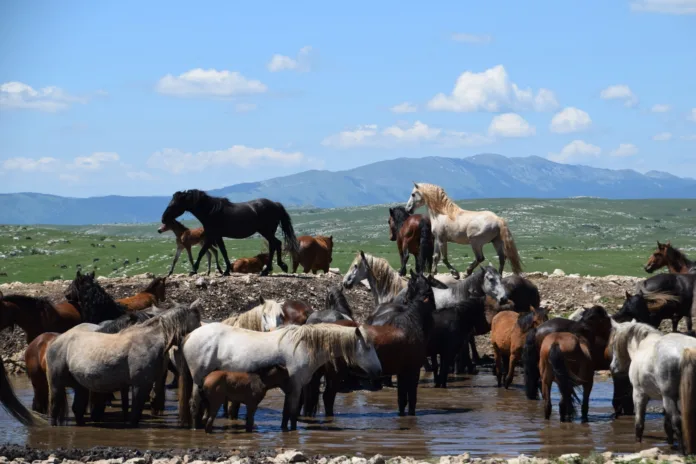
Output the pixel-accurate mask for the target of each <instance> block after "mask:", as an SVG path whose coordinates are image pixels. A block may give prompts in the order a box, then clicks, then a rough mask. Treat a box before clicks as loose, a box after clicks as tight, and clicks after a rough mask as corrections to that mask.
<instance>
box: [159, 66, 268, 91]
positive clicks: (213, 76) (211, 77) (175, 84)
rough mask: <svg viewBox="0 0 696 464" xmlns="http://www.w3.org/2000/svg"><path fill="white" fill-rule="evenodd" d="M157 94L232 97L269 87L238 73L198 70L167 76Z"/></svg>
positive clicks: (264, 89)
mask: <svg viewBox="0 0 696 464" xmlns="http://www.w3.org/2000/svg"><path fill="white" fill-rule="evenodd" d="M155 89H156V90H157V92H159V93H162V94H165V95H173V96H177V97H195V96H210V97H232V96H235V95H247V94H255V93H263V92H265V91H266V90H267V87H266V86H265V85H264V84H263V83H261V82H260V81H257V80H253V79H247V78H246V77H244V76H242V75H241V74H240V73H238V72H234V71H226V70H225V71H217V70H215V69H201V68H196V69H192V70H190V71H186V72H185V73H183V74H179V75H178V76H173V75H171V74H167V75H166V76H164V77H163V78H162V79H160V80H159V82H157V85H156V86H155Z"/></svg>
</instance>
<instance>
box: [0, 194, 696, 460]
mask: <svg viewBox="0 0 696 464" xmlns="http://www.w3.org/2000/svg"><path fill="white" fill-rule="evenodd" d="M421 206H426V207H427V210H428V215H427V216H424V215H417V214H413V213H414V210H415V209H416V208H419V207H421ZM184 212H190V213H191V214H193V215H194V216H195V217H196V218H197V219H198V220H199V221H200V223H201V224H202V226H203V227H202V228H201V229H194V230H190V229H188V228H186V227H185V226H183V225H182V224H181V223H179V222H178V221H177V220H176V219H177V218H178V217H179V216H181V215H182V214H183V213H184ZM388 223H389V231H390V239H391V240H392V241H396V242H397V247H398V250H399V256H400V261H401V263H400V264H401V265H400V268H399V270H395V269H393V268H392V267H391V266H390V265H389V263H388V262H387V261H386V260H385V259H383V258H380V257H377V256H372V255H370V254H366V253H364V252H362V251H359V252H358V253H357V254H356V256H355V259H354V260H353V262H352V263H351V264H350V267H349V268H348V269H347V270H346V272H345V273H344V276H343V281H342V285H340V286H335V287H332V288H331V289H329V291H328V293H327V295H326V299H325V304H324V307H323V308H321V309H318V308H317V309H316V310H315V309H313V308H311V306H310V305H309V304H308V303H307V302H305V301H301V300H293V299H292V298H288V299H287V300H286V301H284V302H282V303H281V302H278V301H275V300H268V299H263V298H260V300H259V301H258V302H255V303H254V305H253V307H252V308H251V309H249V310H248V311H245V312H242V313H241V314H238V315H235V316H231V317H230V318H228V319H226V320H224V321H222V322H211V321H204V320H202V318H201V310H200V306H201V305H200V302H199V301H196V302H194V303H193V304H191V305H182V304H178V303H171V302H170V303H169V304H168V306H169V307H167V303H165V302H164V300H165V286H166V278H165V277H158V278H155V279H154V280H153V281H152V283H151V284H150V285H149V286H148V287H147V288H146V289H145V290H144V291H143V292H140V293H138V294H137V295H134V296H133V297H130V298H125V299H121V300H115V299H114V298H113V297H112V296H111V295H109V294H108V292H106V290H105V289H104V288H103V287H102V286H101V285H100V284H99V281H98V279H96V278H95V276H94V273H91V274H82V273H80V272H78V273H77V276H76V277H75V279H74V280H73V281H72V282H71V284H70V285H69V287H68V289H67V290H66V292H65V301H64V302H60V303H52V302H50V301H49V300H47V299H45V298H35V297H28V296H21V295H5V296H3V295H2V294H0V330H4V329H5V328H10V329H12V328H13V327H14V326H15V325H17V326H19V327H20V328H21V329H23V330H24V332H25V333H26V338H27V343H28V347H27V350H26V352H25V360H26V366H27V374H28V376H29V378H30V380H31V383H32V385H33V387H34V401H33V403H32V410H33V411H29V410H28V409H27V408H26V407H25V406H24V405H23V404H22V403H21V402H20V401H19V400H18V399H17V397H16V396H15V394H14V392H13V390H12V387H11V385H10V383H9V379H8V377H7V374H6V372H5V369H4V365H3V366H2V372H0V400H1V401H2V404H3V406H4V407H5V408H6V409H7V410H8V411H9V412H10V413H11V414H12V415H13V416H14V417H15V418H17V419H18V420H19V421H21V422H22V423H24V424H26V425H30V426H35V425H41V424H44V423H45V422H46V420H45V419H44V416H45V415H47V416H48V421H49V422H50V424H51V425H60V424H63V423H65V420H66V415H67V395H66V389H67V388H71V389H72V390H73V392H74V395H73V402H72V411H73V415H74V417H75V422H76V423H77V424H78V425H83V424H85V423H86V421H87V420H88V419H87V417H86V416H87V415H89V420H90V421H92V422H100V421H101V420H102V419H103V416H104V411H105V407H106V406H107V405H108V404H109V403H110V402H112V401H114V400H115V397H114V393H116V392H117V393H120V398H121V409H122V413H123V420H124V421H125V422H130V424H131V425H133V426H136V425H138V423H139V422H140V420H141V417H142V413H143V410H144V408H145V407H146V406H147V403H148V402H149V408H150V410H151V412H152V414H153V415H158V414H161V413H162V411H163V409H164V394H165V389H166V388H167V386H166V379H167V376H168V373H169V372H170V371H171V372H172V373H173V374H174V375H175V382H173V383H172V386H176V387H177V388H178V415H179V422H180V424H181V425H182V426H187V427H194V428H205V430H206V431H208V432H210V431H212V426H213V421H214V420H215V418H216V417H217V415H218V412H219V411H218V410H219V409H220V405H224V406H223V415H225V416H228V417H231V418H235V419H236V418H237V417H238V414H239V408H240V404H245V405H246V407H247V408H246V411H247V412H246V414H247V415H246V421H247V422H246V429H247V430H248V431H251V430H252V429H253V423H254V412H255V410H256V408H257V406H258V404H259V402H261V401H262V400H263V398H264V396H265V394H266V391H267V390H269V389H271V388H280V389H281V390H282V391H283V392H284V394H285V402H284V405H283V411H282V420H281V427H282V429H283V430H295V429H296V427H297V420H298V417H299V416H300V415H304V416H308V417H312V416H316V415H317V413H318V410H319V407H318V406H319V402H320V401H319V400H320V396H321V397H322V399H323V404H324V414H325V415H326V416H332V415H333V414H334V403H335V398H336V396H337V394H338V393H340V392H345V391H350V390H354V389H378V388H382V387H383V386H392V385H393V384H392V382H393V377H396V393H397V395H396V396H397V410H398V414H399V415H406V414H408V415H415V414H416V406H417V399H418V398H417V396H418V387H419V384H420V377H421V372H422V370H423V368H425V370H427V371H432V372H433V377H434V386H435V387H436V388H447V382H448V380H449V378H450V375H451V374H452V373H453V372H454V374H458V373H464V372H468V373H470V374H475V373H477V368H476V366H477V364H479V361H480V357H479V355H478V352H477V349H476V344H475V337H476V336H477V335H484V334H487V333H490V339H491V344H492V348H493V352H494V357H495V365H494V368H493V371H494V374H495V379H496V380H497V385H498V387H505V388H508V387H509V386H510V385H511V383H512V381H513V379H514V372H515V368H516V367H518V366H521V367H522V369H523V372H524V387H525V388H524V391H525V395H526V397H527V398H529V399H537V398H538V396H539V392H541V396H542V399H543V403H544V416H545V418H546V419H549V418H550V416H551V413H552V404H551V387H552V384H553V383H556V384H557V385H558V389H559V392H560V396H561V400H560V403H559V415H560V418H561V421H569V420H573V418H574V417H575V415H576V408H577V405H578V404H580V418H581V420H583V421H586V420H588V411H589V399H590V393H591V390H592V386H593V379H594V373H595V372H596V371H599V370H609V371H610V372H611V374H612V379H613V383H614V395H613V401H612V404H613V408H614V412H615V417H619V416H620V415H629V414H635V423H636V438H637V439H638V440H641V439H642V433H643V423H644V419H645V410H646V405H647V402H648V400H649V399H661V400H662V402H663V407H664V411H665V422H664V428H665V432H666V435H667V441H668V442H669V443H670V444H674V443H675V442H678V443H679V445H680V447H681V450H682V452H684V453H690V454H693V453H696V338H695V337H694V336H693V332H692V323H691V317H692V314H693V313H694V308H693V306H694V305H696V298H694V292H695V291H696V285H695V282H696V267H694V265H693V263H692V262H691V261H689V260H688V258H687V257H686V256H685V255H684V254H683V253H682V252H680V251H679V250H677V249H676V248H674V247H672V246H671V244H670V243H669V242H668V243H666V244H662V243H659V242H658V248H657V250H656V251H655V253H654V254H653V255H652V256H651V257H650V259H649V261H648V263H647V264H646V265H645V270H646V271H647V272H649V273H652V272H654V271H656V270H658V269H660V268H662V267H667V268H668V269H669V273H664V274H657V275H655V276H652V277H649V278H648V279H645V280H643V281H641V282H640V283H639V284H638V285H637V288H636V291H635V292H634V293H632V294H629V293H627V294H626V300H625V302H624V304H623V306H622V308H621V309H620V310H619V311H618V312H617V313H615V314H613V315H610V314H609V313H608V312H607V311H606V309H605V308H603V307H602V306H593V307H591V308H587V309H583V310H581V311H577V312H576V313H575V314H573V315H572V316H571V317H570V318H560V317H556V318H549V316H548V312H547V308H542V307H541V298H540V294H539V290H538V288H537V287H536V286H535V285H534V283H532V282H531V281H529V280H528V279H526V278H525V277H523V276H522V275H520V274H521V271H522V261H521V259H520V256H519V253H518V251H517V248H516V246H515V242H514V240H513V238H512V234H511V232H510V230H509V228H508V225H507V222H506V221H505V220H504V219H503V218H500V217H498V216H497V215H495V214H494V213H492V212H488V211H466V210H463V209H461V208H460V207H459V206H457V205H456V204H455V203H454V202H453V201H451V200H450V199H449V198H448V197H447V195H446V193H445V191H444V190H443V189H442V188H441V187H438V186H435V185H432V184H424V183H418V184H414V188H413V190H412V192H411V195H410V197H409V200H408V203H407V205H406V207H394V208H390V209H389V218H388ZM278 227H280V228H281V231H282V233H283V236H284V239H285V243H284V247H285V250H286V251H288V252H289V253H290V256H291V257H292V260H293V263H292V264H293V272H296V270H297V269H298V267H299V266H302V268H303V270H304V272H317V271H319V270H322V271H324V272H328V270H329V264H330V263H331V254H332V250H333V238H332V237H310V236H302V237H296V236H295V232H294V229H293V225H292V221H291V219H290V216H289V215H288V213H287V211H286V210H285V208H284V207H283V206H282V205H281V204H280V203H276V202H272V201H270V200H266V199H258V200H253V201H250V202H247V203H232V202H230V201H229V200H227V199H225V198H216V197H212V196H209V195H208V194H206V193H205V192H202V191H199V190H187V191H183V192H176V193H175V194H174V195H173V197H172V200H171V202H170V203H169V205H168V206H167V208H166V210H165V211H164V213H163V215H162V226H161V227H160V229H159V232H165V231H167V230H171V231H173V232H174V234H175V235H176V240H177V252H176V255H175V258H174V263H173V264H172V267H171V270H170V274H171V272H172V271H173V269H174V266H175V264H176V260H177V259H178V258H179V255H180V254H181V252H182V251H183V249H186V250H187V254H188V257H189V261H190V262H191V265H192V273H196V272H197V270H198V267H199V265H200V261H201V259H202V258H203V256H208V272H210V259H211V254H213V255H214V256H215V258H216V265H217V268H218V270H219V271H220V272H222V273H223V274H229V273H231V272H259V273H261V275H268V274H269V273H270V272H271V270H272V266H273V261H274V258H275V260H276V263H277V264H278V266H279V267H280V268H281V269H283V270H284V271H287V270H288V267H287V265H286V264H285V263H284V262H283V261H282V255H283V253H282V250H283V243H281V241H280V240H278V239H277V238H276V237H275V233H276V231H277V229H278ZM256 233H258V234H260V235H261V236H262V237H263V238H264V239H265V240H266V241H267V242H268V247H269V249H268V253H267V254H265V255H263V256H259V257H257V259H256V261H253V259H251V260H237V261H240V264H239V266H237V261H236V262H235V264H234V265H233V264H232V263H230V260H229V257H228V255H227V251H226V248H225V244H224V240H223V239H224V238H246V237H249V236H252V235H254V234H256ZM448 242H455V243H469V244H471V246H472V249H473V250H474V256H475V260H474V261H473V262H472V263H471V264H470V265H469V266H468V268H467V269H466V276H464V277H463V278H462V276H460V274H459V271H457V270H456V269H455V268H454V267H453V266H452V265H451V264H450V263H449V261H448V254H447V243H448ZM486 243H492V244H493V246H494V248H495V249H496V251H497V254H498V259H499V267H498V268H497V269H496V268H495V267H493V266H491V265H488V266H485V265H481V263H482V262H483V261H484V259H485V258H484V255H483V251H482V249H483V246H484V245H485V244H486ZM196 244H198V245H201V250H200V252H199V254H198V257H197V259H196V260H195V262H194V260H193V255H192V253H191V246H193V245H196ZM218 252H219V253H220V254H221V255H222V257H223V260H224V262H225V265H226V269H225V270H224V271H223V270H222V269H221V267H220V265H219V263H218V262H217V256H218ZM410 254H413V255H414V256H415V258H416V266H415V269H416V270H415V272H414V271H413V270H412V271H411V272H410V275H408V276H406V273H407V261H408V258H409V255H410ZM440 259H442V261H443V263H444V264H445V266H447V268H448V269H449V270H450V272H451V275H441V274H437V273H436V269H437V264H438V262H439V260H440ZM508 261H509V262H510V264H511V267H512V270H513V273H512V275H509V276H506V277H503V276H502V272H503V268H504V266H505V264H506V262H508ZM477 268H478V269H477ZM240 270H241V271H240ZM363 283H366V284H367V287H369V289H370V292H371V294H372V296H373V298H374V309H373V310H372V311H371V312H370V314H369V316H368V317H367V318H366V319H365V321H364V322H363V323H359V322H358V321H356V318H355V316H354V313H353V311H352V309H351V307H350V304H349V303H348V300H347V298H346V296H345V294H344V289H350V288H352V287H354V286H356V285H360V284H363ZM682 318H686V325H687V333H679V332H678V324H679V322H680V320H681V319H682ZM663 320H671V321H672V323H673V327H672V328H673V332H672V333H669V334H663V333H662V332H661V331H659V330H658V328H659V326H660V323H661V322H662V321H663ZM322 384H323V393H322V391H321V387H322ZM580 389H581V390H582V399H580V398H579V397H578V393H577V392H578V390H580ZM88 409H89V412H88V411H87V410H88Z"/></svg>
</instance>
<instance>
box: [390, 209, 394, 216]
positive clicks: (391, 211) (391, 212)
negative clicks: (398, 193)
mask: <svg viewBox="0 0 696 464" xmlns="http://www.w3.org/2000/svg"><path fill="white" fill-rule="evenodd" d="M392 214H394V208H389V215H390V216H391V215H392Z"/></svg>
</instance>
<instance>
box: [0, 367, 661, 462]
mask: <svg viewBox="0 0 696 464" xmlns="http://www.w3.org/2000/svg"><path fill="white" fill-rule="evenodd" d="M11 380H12V383H13V385H14V387H15V391H16V393H17V394H18V396H19V397H20V399H21V400H22V402H23V403H24V404H27V405H30V404H31V399H32V395H33V391H32V389H31V384H30V383H29V382H28V380H27V379H26V378H25V377H14V378H12V379H11ZM520 382H521V375H519V376H517V377H516V382H515V384H514V385H513V386H512V387H511V388H510V390H508V391H506V390H504V389H498V388H496V387H495V378H494V377H493V375H492V373H491V372H490V370H483V371H482V372H481V373H479V374H478V375H474V376H462V377H458V378H457V379H456V381H454V382H451V383H450V384H449V385H450V387H449V388H448V389H446V390H441V389H435V388H432V376H431V375H430V374H426V375H425V376H424V378H423V379H421V385H420V387H419V389H418V407H417V415H416V417H398V416H397V413H396V389H392V388H385V389H383V390H381V391H379V392H354V393H350V394H339V395H338V398H337V400H336V407H335V411H336V413H337V415H336V417H334V418H333V419H331V420H326V419H324V418H323V416H322V414H323V406H322V407H321V409H320V416H319V418H317V419H316V420H306V421H304V420H303V421H301V422H299V423H298V431H297V432H287V433H283V432H281V431H280V418H281V410H282V404H283V395H282V393H281V392H280V391H279V390H274V391H271V392H269V393H268V395H267V396H266V399H265V400H264V402H263V403H262V404H261V407H260V408H259V410H258V411H257V413H256V430H255V432H254V433H252V434H248V433H245V432H244V426H243V421H229V420H227V419H223V418H218V419H217V420H216V421H215V428H214V432H213V433H212V434H206V433H205V432H203V431H202V430H194V431H190V430H183V429H181V428H178V427H177V425H176V403H175V398H176V395H175V392H174V391H168V393H167V409H166V411H165V414H164V416H162V417H157V418H153V417H151V416H149V414H148V413H149V411H148V410H146V411H145V415H144V418H143V422H141V425H140V427H139V428H137V429H132V428H124V427H123V426H122V425H121V423H120V422H119V421H118V419H120V417H121V414H120V412H118V411H117V410H116V409H113V410H110V411H111V414H110V415H108V419H107V420H108V422H107V423H105V424H100V425H98V426H91V425H90V426H87V427H74V426H72V425H69V426H66V427H46V428H26V427H22V426H21V425H19V424H18V423H17V422H15V421H14V420H13V419H12V418H11V417H10V416H9V415H7V414H6V413H5V411H4V410H2V409H0V443H12V444H20V445H29V446H31V447H37V448H58V447H63V448H70V447H76V448H89V447H92V446H96V445H104V446H127V447H131V448H139V449H157V448H193V447H195V448H205V447H218V448H251V449H254V448H256V449H258V448H273V447H286V448H298V449H301V450H303V451H304V452H305V453H307V454H333V455H341V454H349V455H365V456H370V455H374V454H377V453H380V454H383V455H386V456H392V455H402V456H406V455H409V456H416V457H426V456H432V455H444V454H461V453H464V452H470V453H472V454H473V455H496V456H517V455H518V454H520V453H525V454H534V455H538V456H556V455H559V454H563V453H581V454H588V453H590V452H592V451H597V452H603V451H607V450H610V451H614V452H634V451H638V450H640V449H645V448H650V447H653V446H658V447H660V448H663V449H667V447H668V445H667V444H666V442H665V434H664V431H663V428H662V415H661V414H655V413H649V414H648V416H647V420H646V429H645V437H644V439H643V443H642V444H636V443H635V439H634V432H633V418H632V417H622V418H620V419H618V420H614V419H612V416H611V414H612V408H611V396H612V388H613V387H612V384H611V381H610V380H609V381H607V380H606V379H603V378H600V377H597V378H596V379H595V384H594V389H593V390H592V400H591V402H590V422H589V423H588V424H580V423H579V422H578V421H576V422H574V423H572V424H561V423H560V421H559V419H558V407H557V403H558V396H557V392H554V395H555V396H554V410H553V415H552V416H551V420H550V421H546V420H544V418H543V408H542V404H541V401H529V400H527V399H526V398H525V396H524V392H523V391H522V388H521V386H520V385H519V383H520ZM117 402H118V400H117ZM117 406H118V404H117ZM650 406H651V407H652V408H649V410H650V409H653V410H661V408H660V407H659V406H660V404H659V403H651V405H650ZM241 415H242V417H243V415H244V407H243V406H242V411H241Z"/></svg>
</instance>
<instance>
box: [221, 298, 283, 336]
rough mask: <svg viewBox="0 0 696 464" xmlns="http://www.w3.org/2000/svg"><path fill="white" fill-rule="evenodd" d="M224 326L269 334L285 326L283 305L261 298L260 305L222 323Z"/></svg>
mask: <svg viewBox="0 0 696 464" xmlns="http://www.w3.org/2000/svg"><path fill="white" fill-rule="evenodd" d="M222 323H223V324H226V325H229V326H232V327H237V328H240V329H248V330H255V331H257V332H269V331H271V330H274V329H277V328H278V327H280V326H282V325H284V324H285V313H284V312H283V305H281V304H280V303H278V302H277V301H275V300H265V299H264V298H263V297H262V296H260V297H259V305H258V306H255V307H253V308H251V309H250V310H249V311H245V312H243V313H241V314H238V315H236V316H232V317H229V318H227V319H225V320H224V321H222Z"/></svg>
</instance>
